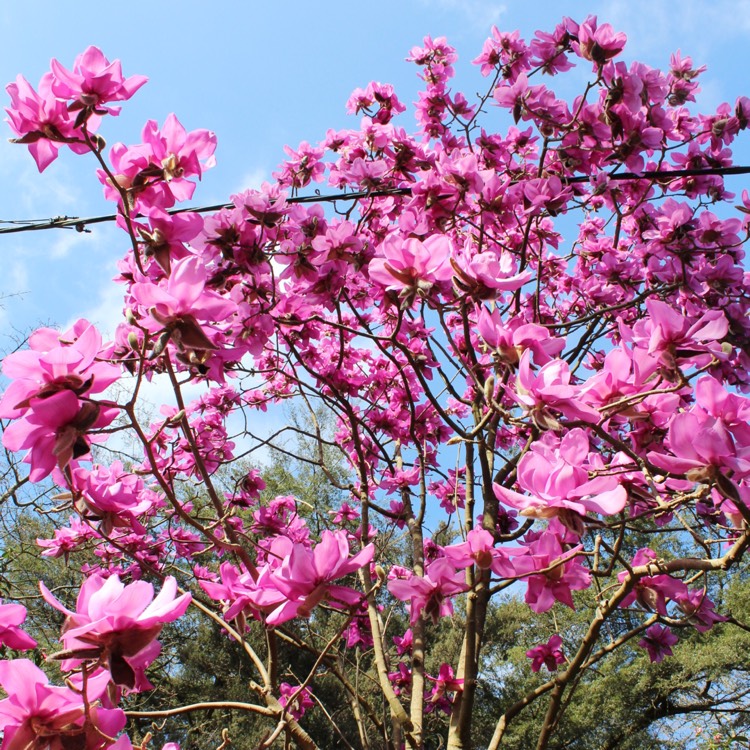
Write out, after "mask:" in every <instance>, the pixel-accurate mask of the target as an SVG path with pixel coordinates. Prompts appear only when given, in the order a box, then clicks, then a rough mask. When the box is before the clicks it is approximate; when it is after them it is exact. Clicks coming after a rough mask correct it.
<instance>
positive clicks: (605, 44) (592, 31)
mask: <svg viewBox="0 0 750 750" xmlns="http://www.w3.org/2000/svg"><path fill="white" fill-rule="evenodd" d="M627 39H628V38H627V36H625V34H623V33H622V32H619V33H615V31H614V29H613V28H612V26H610V24H608V23H603V24H602V25H601V26H599V25H597V21H596V16H589V17H588V18H587V19H586V20H585V21H584V22H583V23H582V24H581V25H580V26H579V27H578V41H577V42H574V43H573V49H575V50H576V52H578V54H579V55H580V56H581V57H583V58H585V59H586V60H591V61H592V62H594V63H596V64H597V65H599V66H601V65H604V63H605V62H607V60H611V59H612V58H613V57H616V56H617V55H619V54H620V52H622V50H623V49H624V47H625V42H627Z"/></svg>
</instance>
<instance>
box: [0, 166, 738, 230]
mask: <svg viewBox="0 0 750 750" xmlns="http://www.w3.org/2000/svg"><path fill="white" fill-rule="evenodd" d="M605 174H606V177H607V179H608V180H661V179H668V180H674V179H679V178H681V177H710V176H712V175H720V176H723V175H739V174H750V167H710V168H708V169H674V170H659V169H657V170H651V171H648V170H647V171H645V172H641V173H640V174H637V173H635V172H612V173H608V174H607V173H605ZM555 176H557V177H560V179H561V181H562V182H564V183H566V184H568V183H578V182H588V181H590V180H591V179H592V176H591V175H578V176H577V177H564V176H561V175H555ZM410 194H411V188H410V187H400V188H386V189H383V190H363V191H360V192H353V193H334V194H331V195H321V194H314V195H298V196H294V197H292V198H287V199H286V202H287V203H332V202H335V201H352V200H359V199H360V198H384V197H387V196H391V195H410ZM223 208H233V204H231V203H220V204H216V205H214V206H198V207H195V208H172V209H169V210H168V211H167V213H169V214H182V213H189V212H192V213H198V214H202V213H211V212H213V211H220V210H221V209H223ZM116 219H117V214H107V215H105V216H91V217H89V218H83V219H82V218H80V217H78V216H56V217H55V218H53V219H41V220H34V219H28V220H25V219H19V220H15V221H6V220H3V219H0V224H10V225H11V226H7V227H2V228H0V234H17V233H18V232H36V231H39V230H42V229H75V230H76V231H78V232H85V231H87V230H86V227H88V226H91V225H92V224H103V223H105V222H109V221H115V220H116Z"/></svg>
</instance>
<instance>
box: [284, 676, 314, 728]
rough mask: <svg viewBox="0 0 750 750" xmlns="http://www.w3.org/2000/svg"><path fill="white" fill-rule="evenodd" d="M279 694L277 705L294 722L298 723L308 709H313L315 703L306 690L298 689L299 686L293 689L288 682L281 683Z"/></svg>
mask: <svg viewBox="0 0 750 750" xmlns="http://www.w3.org/2000/svg"><path fill="white" fill-rule="evenodd" d="M279 692H280V693H281V697H280V698H279V703H280V704H281V705H282V706H283V707H284V708H285V709H286V710H287V713H288V714H289V715H290V716H291V717H292V718H293V719H295V721H299V720H300V719H301V718H302V717H303V716H304V715H305V714H306V713H307V711H308V709H310V708H314V707H315V702H314V701H313V699H312V697H311V693H310V691H309V690H308V689H307V688H302V689H300V688H299V686H298V687H295V686H294V685H290V684H289V683H288V682H282V683H280V684H279ZM292 696H294V698H293V697H292ZM290 701H291V702H290Z"/></svg>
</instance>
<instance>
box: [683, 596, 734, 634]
mask: <svg viewBox="0 0 750 750" xmlns="http://www.w3.org/2000/svg"><path fill="white" fill-rule="evenodd" d="M675 601H676V602H677V606H678V607H679V608H680V609H681V610H682V611H683V612H684V613H685V616H686V617H687V619H688V622H689V623H690V624H691V625H692V626H693V627H694V628H695V629H696V630H697V631H698V632H699V633H706V632H708V631H709V630H711V628H712V627H713V626H714V625H715V624H716V623H717V622H726V620H727V618H726V617H724V615H720V614H719V613H718V612H715V611H714V606H715V605H714V603H713V602H712V601H711V600H710V599H709V598H708V596H706V589H705V588H702V589H691V590H690V591H687V592H685V593H684V594H682V595H679V596H677V597H676V599H675Z"/></svg>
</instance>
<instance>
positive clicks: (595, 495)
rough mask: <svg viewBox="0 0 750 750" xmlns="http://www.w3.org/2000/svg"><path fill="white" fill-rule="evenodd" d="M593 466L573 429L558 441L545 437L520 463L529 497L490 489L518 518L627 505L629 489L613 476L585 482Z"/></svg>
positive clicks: (607, 511) (584, 441) (610, 510)
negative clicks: (518, 515)
mask: <svg viewBox="0 0 750 750" xmlns="http://www.w3.org/2000/svg"><path fill="white" fill-rule="evenodd" d="M595 457H596V456H595ZM593 468H594V466H593V465H591V464H589V439H588V437H587V435H586V433H585V432H584V431H583V430H582V429H580V428H578V427H577V428H575V429H573V430H571V431H570V432H568V433H567V434H566V435H565V436H564V437H563V438H562V440H560V439H559V438H557V437H556V436H555V435H553V434H552V433H545V435H544V436H543V437H542V439H541V440H537V441H536V442H535V443H534V444H533V445H532V446H531V450H530V451H529V452H528V453H526V454H525V455H524V456H523V458H522V459H521V460H520V462H519V464H518V484H519V486H520V487H521V488H522V489H524V490H526V491H527V492H529V493H531V494H530V495H522V494H521V493H519V492H515V491H514V490H509V489H507V488H505V487H503V486H501V485H499V484H493V488H494V490H495V495H496V496H497V498H498V499H499V500H500V501H501V502H503V503H506V504H507V505H510V506H512V507H514V508H517V509H518V510H519V512H520V513H521V515H522V516H531V517H533V518H553V517H555V516H558V515H561V514H562V515H563V517H565V515H566V513H565V511H572V512H573V513H576V514H578V515H580V516H585V515H586V514H587V513H589V512H593V513H599V514H601V515H607V516H609V515H613V514H615V513H619V512H620V511H621V510H622V509H623V508H624V507H625V504H626V503H627V501H628V494H627V491H626V490H625V488H624V487H623V486H622V485H621V484H619V482H618V480H617V478H616V477H614V476H597V477H594V478H592V479H589V472H588V470H587V469H593ZM598 468H601V467H598ZM571 520H572V519H571Z"/></svg>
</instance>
